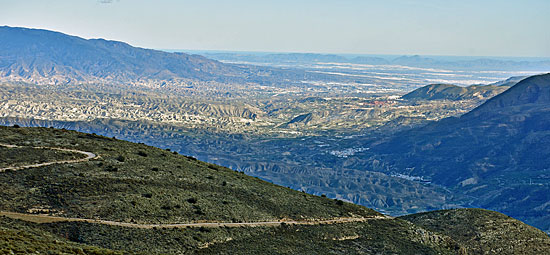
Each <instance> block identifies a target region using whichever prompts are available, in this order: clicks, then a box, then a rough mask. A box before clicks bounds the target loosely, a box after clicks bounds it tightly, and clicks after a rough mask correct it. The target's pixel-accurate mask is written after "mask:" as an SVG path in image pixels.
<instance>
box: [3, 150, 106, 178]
mask: <svg viewBox="0 0 550 255" xmlns="http://www.w3.org/2000/svg"><path fill="white" fill-rule="evenodd" d="M0 146H2V147H7V148H21V147H24V146H17V145H12V144H0ZM30 148H33V149H50V150H57V151H66V152H74V153H79V154H83V155H86V157H85V158H81V159H73V160H60V161H52V162H45V163H38V164H32V165H25V166H12V167H5V168H0V173H1V172H5V171H9V170H11V171H17V170H22V169H28V168H35V167H43V166H49V165H55V164H71V163H80V162H84V161H88V160H90V159H93V158H95V157H97V155H95V154H94V153H91V152H87V151H79V150H74V149H64V148H53V147H30Z"/></svg>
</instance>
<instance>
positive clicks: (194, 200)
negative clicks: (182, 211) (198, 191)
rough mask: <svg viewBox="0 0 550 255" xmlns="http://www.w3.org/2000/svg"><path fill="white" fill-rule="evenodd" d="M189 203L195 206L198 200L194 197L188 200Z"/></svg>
mask: <svg viewBox="0 0 550 255" xmlns="http://www.w3.org/2000/svg"><path fill="white" fill-rule="evenodd" d="M187 202H189V203H191V204H195V203H197V199H196V198H194V197H192V198H189V199H187Z"/></svg>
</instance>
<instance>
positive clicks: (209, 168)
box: [0, 127, 548, 254]
mask: <svg viewBox="0 0 550 255" xmlns="http://www.w3.org/2000/svg"><path fill="white" fill-rule="evenodd" d="M0 143H2V144H4V145H18V146H21V147H18V149H25V154H19V155H20V157H17V162H18V164H21V165H24V164H27V163H28V164H34V163H35V159H36V158H37V157H40V158H41V159H42V161H44V162H51V161H50V159H49V158H48V160H44V158H43V156H44V155H49V154H44V151H43V149H44V148H64V149H72V150H74V151H76V154H79V153H80V154H82V153H85V152H86V153H93V156H94V158H92V159H84V160H83V159H82V155H76V157H80V158H79V160H81V161H79V162H72V163H58V164H52V165H47V166H41V167H32V168H26V169H19V170H9V171H4V172H2V173H0V190H1V191H0V214H1V215H4V216H0V233H2V237H1V238H0V244H2V247H3V250H1V251H2V253H6V254H11V252H14V253H15V252H20V253H29V252H34V251H38V252H42V253H46V252H54V253H63V252H64V253H69V254H78V253H80V254H109V253H119V251H122V252H125V253H132V254H133V253H137V254H182V253H184V254H196V253H201V254H266V253H269V254H328V253H333V254H350V253H356V254H464V253H465V252H468V249H467V248H468V247H467V246H466V245H464V244H461V243H460V239H456V238H454V237H452V235H450V234H447V233H441V232H439V231H438V230H437V229H434V230H427V229H429V228H428V227H426V228H424V227H419V226H418V225H415V224H412V223H410V222H407V221H405V220H403V219H395V218H391V217H387V216H384V215H382V214H380V213H378V212H375V211H373V210H371V209H368V208H365V207H362V206H358V205H354V204H350V203H347V202H343V201H340V200H333V199H328V198H324V197H317V196H313V195H309V194H306V193H302V192H298V191H295V190H291V189H288V188H285V187H281V186H277V185H273V184H271V183H267V182H265V181H262V180H260V179H257V178H254V177H249V176H247V175H244V174H243V173H239V172H235V171H232V170H230V169H227V168H223V167H219V166H216V165H212V164H208V163H204V162H201V161H198V160H196V159H194V158H191V157H186V156H183V155H178V154H175V153H173V152H170V151H167V150H162V149H158V148H154V147H150V146H147V145H144V144H135V143H130V142H125V141H121V140H117V139H114V138H108V137H103V136H97V135H93V134H84V133H79V132H75V131H68V130H59V129H51V128H16V127H0ZM35 147H39V148H42V149H36V148H35ZM54 154H55V153H54ZM38 155H42V156H38ZM74 157H75V155H55V156H54V157H52V158H51V160H52V161H62V160H70V159H72V158H74ZM26 159H28V162H25V160H26ZM449 222H453V223H452V224H458V225H460V224H468V221H466V220H464V221H462V220H458V221H449ZM185 223H187V224H188V225H173V224H185ZM518 224H519V226H524V224H523V223H520V222H518ZM522 229H525V230H528V231H531V230H532V228H530V227H527V226H525V227H522V228H521V229H520V230H519V231H520V232H521V231H522ZM509 238H513V237H509ZM546 238H547V239H548V237H546ZM541 240H543V239H541ZM544 241H545V240H544ZM545 242H546V241H545ZM526 244H527V246H526V248H525V249H526V250H534V251H539V250H540V249H539V246H537V245H536V244H535V243H526ZM489 245H491V244H489ZM474 248H475V247H474ZM537 249H539V250H537ZM503 254H507V253H503ZM508 254H513V253H508Z"/></svg>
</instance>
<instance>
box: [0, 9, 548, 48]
mask: <svg viewBox="0 0 550 255" xmlns="http://www.w3.org/2000/svg"><path fill="white" fill-rule="evenodd" d="M549 13H550V0H456V1H454V0H270V1H262V0H232V1H229V0H227V1H226V0H196V1H188V0H112V1H108V0H99V1H98V0H0V24H1V25H8V26H24V27H33V28H45V29H50V30H56V31H60V32H64V33H68V34H72V35H78V36H82V37H85V38H98V37H101V38H105V39H111V40H119V41H125V42H128V43H130V44H132V45H135V46H141V47H147V48H156V49H193V50H206V49H209V50H236V51H270V52H271V51H280V52H319V53H358V54H360V53H363V54H422V55H468V56H472V55H473V56H541V57H550V14H549Z"/></svg>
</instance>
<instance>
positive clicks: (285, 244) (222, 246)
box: [0, 217, 459, 254]
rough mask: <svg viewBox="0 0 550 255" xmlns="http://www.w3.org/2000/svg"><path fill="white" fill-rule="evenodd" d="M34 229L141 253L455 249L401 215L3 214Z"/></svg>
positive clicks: (0, 223)
mask: <svg viewBox="0 0 550 255" xmlns="http://www.w3.org/2000/svg"><path fill="white" fill-rule="evenodd" d="M14 226H16V227H17V228H20V229H31V230H33V231H34V233H37V232H42V233H48V235H50V234H51V235H53V236H58V237H63V238H66V239H67V240H69V241H72V242H80V243H85V244H87V245H93V246H96V247H104V248H109V249H114V250H126V251H129V252H131V253H138V254H182V253H184V254H197V253H199V254H329V253H334V254H350V253H353V252H355V253H362V254H372V253H375V254H455V252H456V251H457V250H458V249H459V246H458V245H457V244H456V242H455V241H453V240H452V239H451V238H449V237H446V236H443V235H440V234H434V233H432V232H429V231H426V230H423V229H420V228H418V227H416V226H415V225H413V224H411V223H409V222H406V221H403V220H398V219H395V220H375V221H369V222H366V223H345V224H335V225H316V226H303V225H301V226H291V225H284V226H281V227H240V228H186V229H163V228H159V229H134V228H122V227H114V226H106V225H97V224H89V223H75V222H72V223H68V222H61V223H52V224H32V223H27V222H22V221H17V220H11V219H5V218H1V217H0V228H2V227H6V228H10V227H14Z"/></svg>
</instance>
